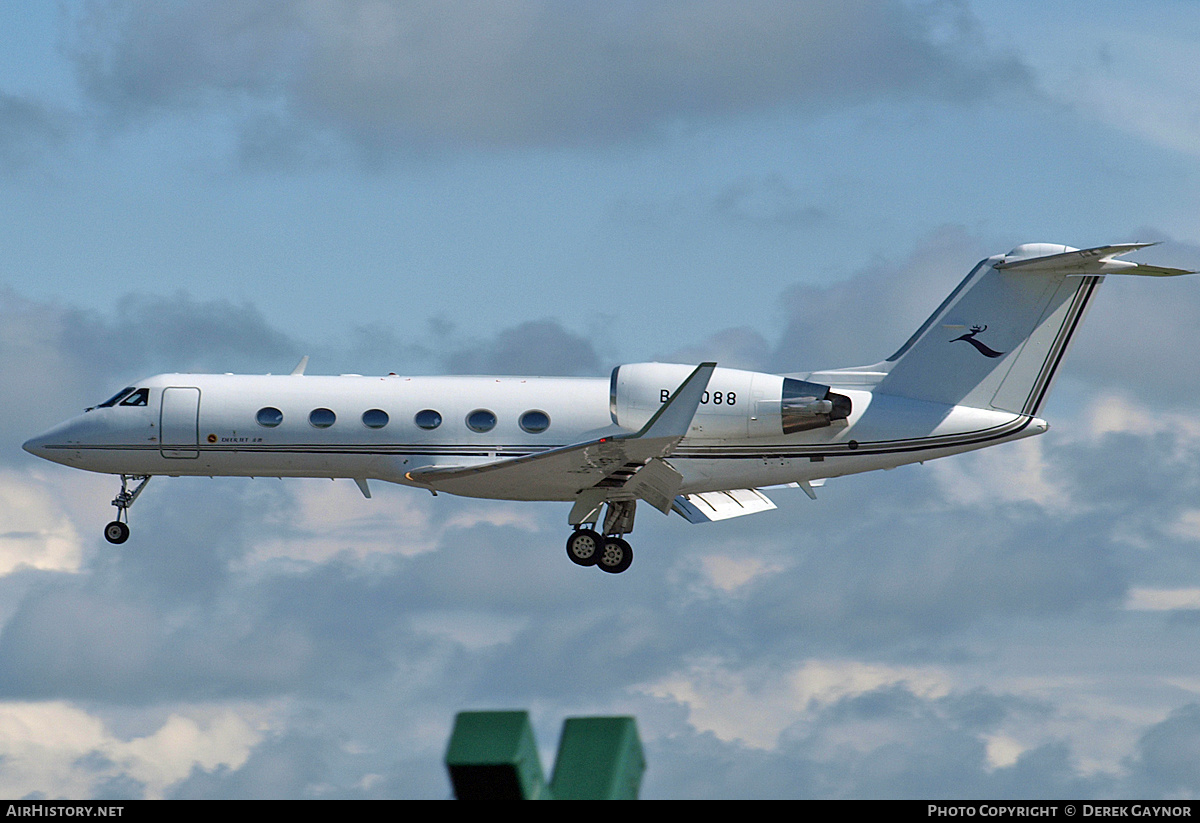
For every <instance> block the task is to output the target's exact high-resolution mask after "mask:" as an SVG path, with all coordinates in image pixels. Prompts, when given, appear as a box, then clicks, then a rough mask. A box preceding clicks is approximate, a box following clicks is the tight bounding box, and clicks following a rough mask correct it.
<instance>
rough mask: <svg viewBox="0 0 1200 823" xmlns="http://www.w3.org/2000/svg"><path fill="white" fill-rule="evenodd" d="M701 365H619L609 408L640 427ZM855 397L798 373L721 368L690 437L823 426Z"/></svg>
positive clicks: (845, 411) (624, 422)
mask: <svg viewBox="0 0 1200 823" xmlns="http://www.w3.org/2000/svg"><path fill="white" fill-rule="evenodd" d="M694 369H695V367H694V366H686V365H679V364H675V363H627V364H625V365H622V366H617V368H615V369H613V372H612V378H611V380H610V383H609V412H610V414H611V415H612V419H613V422H614V423H616V424H617V425H618V426H621V427H622V428H626V429H632V430H634V431H637V430H638V429H641V428H642V426H644V425H646V423H647V422H648V421H649V420H650V418H651V417H653V416H654V413H655V412H657V411H658V410H659V409H660V408H661V407H662V405H663V404H664V403H666V402H667V400H668V399H669V398H670V397H671V395H672V394H673V393H674V392H675V390H676V389H677V388H679V385H680V384H681V383H682V382H683V381H684V380H685V379H687V376H688V375H689V374H691V373H692V371H693V370H694ZM850 412H851V404H850V398H849V397H846V396H845V395H842V394H837V393H836V392H833V391H831V390H830V388H829V386H825V385H822V384H820V383H810V382H808V381H806V380H797V379H795V378H792V377H783V376H781V375H778V374H765V373H763V372H751V371H742V370H741V369H723V368H717V369H715V370H714V371H713V375H712V378H711V379H710V380H709V381H708V389H707V390H706V391H705V392H704V395H703V397H702V398H701V400H700V407H699V408H698V409H697V410H696V416H695V418H693V420H692V428H691V430H690V431H689V432H688V436H689V437H694V438H714V439H720V438H724V437H737V438H744V437H773V436H774V437H777V436H779V435H780V434H793V433H795V432H801V431H806V430H808V429H816V428H823V427H825V426H830V425H833V424H834V423H836V422H837V421H842V420H845V419H846V418H848V417H849V416H850Z"/></svg>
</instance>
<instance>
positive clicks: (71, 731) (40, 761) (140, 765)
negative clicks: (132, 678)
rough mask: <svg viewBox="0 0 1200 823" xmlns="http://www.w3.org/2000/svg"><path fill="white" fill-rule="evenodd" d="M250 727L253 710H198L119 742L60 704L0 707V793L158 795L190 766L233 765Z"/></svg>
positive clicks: (251, 733) (249, 742)
mask: <svg viewBox="0 0 1200 823" xmlns="http://www.w3.org/2000/svg"><path fill="white" fill-rule="evenodd" d="M254 724H255V719H254V712H251V713H249V715H248V716H242V715H240V714H238V713H237V712H234V711H231V710H228V709H218V710H210V711H199V712H196V713H195V714H194V715H192V716H185V715H181V714H171V715H170V716H168V717H167V718H166V720H165V721H164V722H163V723H162V725H161V726H159V727H158V728H157V729H155V730H154V731H152V732H150V733H149V734H145V735H140V736H134V737H130V738H122V737H120V736H118V735H116V734H114V733H113V731H112V730H111V729H109V728H108V727H107V726H106V724H105V723H104V722H103V721H102V720H101V719H99V718H98V717H96V716H94V715H91V714H89V713H88V712H86V711H84V710H83V709H80V708H78V707H75V706H72V705H70V704H67V703H63V702H60V701H50V702H43V703H16V702H9V703H0V760H2V761H3V762H4V769H3V770H2V771H0V793H3V794H4V795H5V796H7V797H25V796H32V797H43V798H62V797H96V796H97V795H101V796H103V795H104V794H106V790H110V789H113V788H116V787H117V786H120V787H122V788H123V789H124V790H125V791H122V792H120V793H119V794H118V796H120V797H125V798H128V797H130V796H142V797H146V798H161V797H163V796H164V795H163V793H164V790H165V789H166V787H168V786H170V785H171V784H174V783H176V782H178V781H179V780H181V779H183V778H184V777H186V776H187V775H188V774H189V773H190V772H191V770H192V769H193V768H207V769H214V768H217V767H218V766H219V765H223V766H225V767H228V768H238V767H240V766H241V765H242V764H243V763H245V761H246V758H247V756H248V755H249V753H250V750H251V748H252V747H253V746H254V745H255V744H256V743H258V741H259V739H260V735H259V733H258V732H257V731H256V730H255V728H254ZM131 790H132V791H131Z"/></svg>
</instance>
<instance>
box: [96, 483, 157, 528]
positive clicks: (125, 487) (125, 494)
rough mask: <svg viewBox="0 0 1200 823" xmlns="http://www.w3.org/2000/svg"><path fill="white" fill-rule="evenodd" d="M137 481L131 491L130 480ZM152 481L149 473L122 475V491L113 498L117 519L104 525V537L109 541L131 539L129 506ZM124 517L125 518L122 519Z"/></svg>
mask: <svg viewBox="0 0 1200 823" xmlns="http://www.w3.org/2000/svg"><path fill="white" fill-rule="evenodd" d="M131 480H133V481H135V482H137V485H136V486H134V488H133V491H129V481H131ZM149 482H150V475H148V474H123V475H121V492H120V493H119V494H118V495H117V496H116V497H115V498H113V502H112V504H113V505H114V506H116V507H117V519H116V520H114V521H112V522H111V523H109V524H108V525H107V526H105V527H104V539H105V540H107V541H108V542H109V543H124V542H125V541H126V540H128V539H129V507H130V506H132V505H133V501H134V500H137V497H138V495H139V494H141V493H142V489H144V488H146V484H147V483H149ZM122 518H124V519H123V520H122Z"/></svg>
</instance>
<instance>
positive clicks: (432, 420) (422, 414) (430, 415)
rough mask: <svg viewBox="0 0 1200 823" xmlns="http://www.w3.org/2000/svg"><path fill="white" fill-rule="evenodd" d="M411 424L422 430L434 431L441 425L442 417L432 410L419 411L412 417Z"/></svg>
mask: <svg viewBox="0 0 1200 823" xmlns="http://www.w3.org/2000/svg"><path fill="white" fill-rule="evenodd" d="M413 422H414V423H416V424H417V426H419V427H420V428H422V429H426V430H430V429H436V428H437V427H438V426H440V425H442V416H441V415H440V414H438V413H437V412H435V411H434V410H433V409H421V411H419V412H417V413H416V414H415V415H414V416H413Z"/></svg>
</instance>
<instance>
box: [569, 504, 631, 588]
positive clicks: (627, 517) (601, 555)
mask: <svg viewBox="0 0 1200 823" xmlns="http://www.w3.org/2000/svg"><path fill="white" fill-rule="evenodd" d="M636 503H637V501H635V500H613V501H609V503H608V512H607V514H606V516H605V518H604V534H603V535H601V534H600V533H599V532H598V531H596V529H595V526H596V524H595V523H580V524H579V525H577V526H576V527H575V531H573V532H572V533H571V536H570V537H568V538H567V557H569V558H571V562H572V563H575V564H577V565H580V566H596V567H597V568H599V569H600V570H601V571H605V572H608V573H609V574H620V573H621V572H623V571H625V570H626V569H628V568H629V567H630V566H632V565H633V547H632V546H630V545H629V543H628V542H627V541H626V540H625V539H623V538H622V537H621V535H624V534H628V533H629V532H630V531H632V530H633V511H634V506H635V505H636ZM597 508H599V507H598V506H597Z"/></svg>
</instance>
